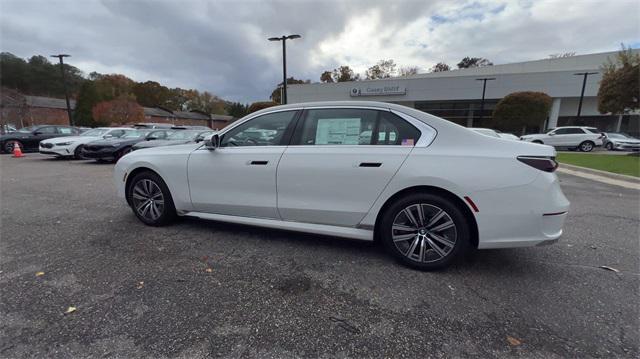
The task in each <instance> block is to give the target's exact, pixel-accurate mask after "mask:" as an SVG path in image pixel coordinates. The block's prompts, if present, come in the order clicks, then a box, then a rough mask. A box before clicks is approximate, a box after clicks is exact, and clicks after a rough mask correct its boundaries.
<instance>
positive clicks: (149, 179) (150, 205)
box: [127, 171, 176, 226]
mask: <svg viewBox="0 0 640 359" xmlns="http://www.w3.org/2000/svg"><path fill="white" fill-rule="evenodd" d="M127 201H128V202H129V205H130V206H131V209H132V210H133V213H134V214H135V215H136V217H138V219H140V220H141V221H142V222H143V223H145V224H147V225H150V226H162V225H166V224H169V223H171V222H172V221H173V220H174V219H175V217H176V208H175V206H174V204H173V199H172V198H171V193H170V192H169V188H168V187H167V185H166V184H165V183H164V181H163V180H162V178H160V176H158V175H157V174H156V173H154V172H151V171H145V172H141V173H138V174H137V175H136V176H135V177H134V178H133V179H132V180H131V182H130V184H129V187H128V188H127Z"/></svg>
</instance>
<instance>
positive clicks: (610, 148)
mask: <svg viewBox="0 0 640 359" xmlns="http://www.w3.org/2000/svg"><path fill="white" fill-rule="evenodd" d="M605 147H606V148H607V150H609V151H613V143H611V142H608V143H607V145H606V146H605Z"/></svg>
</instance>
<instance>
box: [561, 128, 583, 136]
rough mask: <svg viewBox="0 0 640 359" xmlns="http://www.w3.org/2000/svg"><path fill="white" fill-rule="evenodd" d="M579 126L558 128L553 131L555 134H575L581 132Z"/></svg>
mask: <svg viewBox="0 0 640 359" xmlns="http://www.w3.org/2000/svg"><path fill="white" fill-rule="evenodd" d="M583 133H584V131H582V129H581V128H559V129H557V130H556V131H555V134H556V135H575V134H583Z"/></svg>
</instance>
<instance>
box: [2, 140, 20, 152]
mask: <svg viewBox="0 0 640 359" xmlns="http://www.w3.org/2000/svg"><path fill="white" fill-rule="evenodd" d="M16 143H17V144H19V145H20V149H21V150H22V152H24V145H23V144H22V142H20V141H17V140H8V141H6V142H5V143H4V146H2V150H3V151H4V153H8V154H11V153H13V147H14V145H15V144H16Z"/></svg>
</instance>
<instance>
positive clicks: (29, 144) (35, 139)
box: [24, 126, 59, 150]
mask: <svg viewBox="0 0 640 359" xmlns="http://www.w3.org/2000/svg"><path fill="white" fill-rule="evenodd" d="M58 136H59V134H58V130H57V129H56V126H43V127H38V128H37V129H36V130H35V131H33V132H32V134H31V136H29V139H28V140H27V141H26V143H24V145H25V147H26V148H27V149H35V150H37V149H38V147H39V144H40V141H42V140H46V139H48V138H54V137H58Z"/></svg>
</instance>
